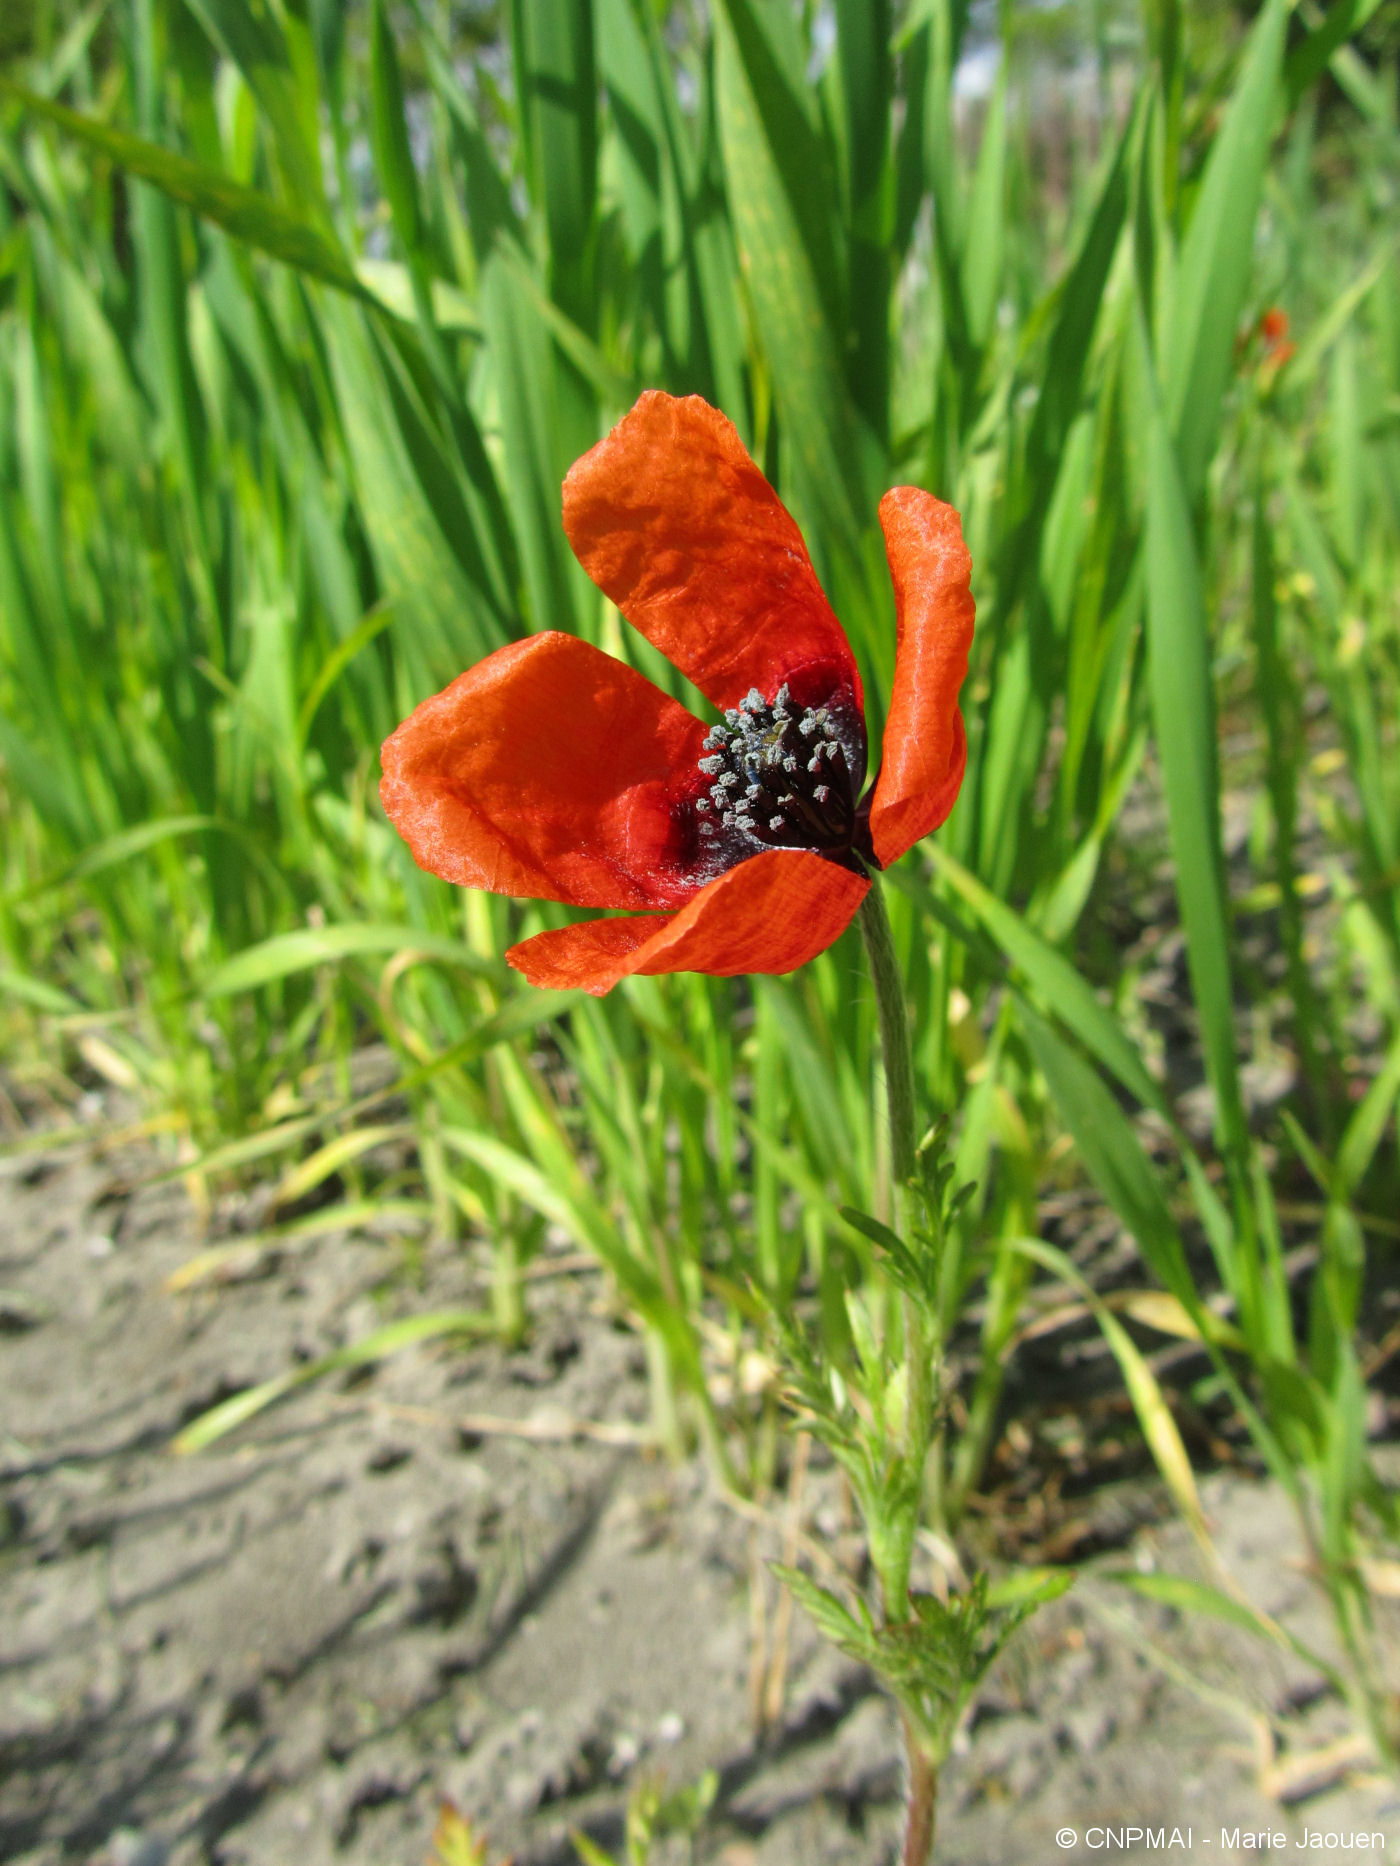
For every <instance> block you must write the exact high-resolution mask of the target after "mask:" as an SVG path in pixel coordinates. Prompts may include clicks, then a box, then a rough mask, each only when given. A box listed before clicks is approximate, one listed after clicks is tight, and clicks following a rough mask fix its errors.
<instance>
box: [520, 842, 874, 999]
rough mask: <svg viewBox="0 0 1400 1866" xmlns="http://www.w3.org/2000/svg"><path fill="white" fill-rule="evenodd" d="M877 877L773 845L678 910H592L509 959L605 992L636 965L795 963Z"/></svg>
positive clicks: (560, 981) (841, 920) (561, 983)
mask: <svg viewBox="0 0 1400 1866" xmlns="http://www.w3.org/2000/svg"><path fill="white" fill-rule="evenodd" d="M869 886H870V883H869V881H868V880H867V879H866V878H865V876H863V875H857V874H854V873H853V872H852V871H851V870H850V869H848V868H843V867H841V866H840V865H839V864H837V863H836V862H830V861H827V860H826V859H825V858H824V857H823V856H820V855H814V854H812V853H811V852H810V851H809V850H806V849H769V850H765V851H764V853H763V854H761V855H755V856H752V857H750V859H749V860H748V861H746V862H740V863H739V864H738V866H737V867H734V868H731V869H729V870H728V871H727V872H726V873H725V874H722V875H720V876H719V877H718V879H716V880H714V881H712V882H710V883H709V884H708V885H707V886H706V887H704V888H702V889H701V890H700V892H699V893H698V894H697V895H696V896H695V897H694V899H693V900H691V901H690V903H689V904H688V905H687V906H685V907H683V908H682V909H681V910H680V912H679V913H675V914H640V915H638V916H637V917H636V918H635V919H631V920H585V921H582V922H580V923H579V924H578V925H576V926H570V927H561V928H559V929H558V930H557V931H554V932H550V933H537V934H536V935H535V937H534V938H533V939H527V940H524V941H522V942H521V944H520V945H518V946H512V947H511V949H510V951H509V952H508V953H507V954H506V958H507V960H508V961H509V962H510V964H511V965H513V966H514V967H515V969H516V970H517V971H518V972H523V973H524V974H525V977H526V978H527V979H528V980H529V981H530V983H531V984H532V985H547V986H554V987H556V988H560V989H568V988H570V987H573V988H576V989H580V990H583V991H591V992H592V993H593V995H594V996H595V997H602V995H603V993H604V992H607V991H611V990H612V988H613V986H614V985H615V984H616V983H617V981H618V980H619V979H620V978H627V977H629V976H630V975H631V974H632V973H633V972H641V973H644V974H653V973H657V972H710V973H714V974H716V975H718V976H720V977H726V978H727V977H732V976H734V975H735V974H737V973H742V972H794V971H796V969H797V968H798V966H800V965H806V964H807V962H808V960H809V959H815V958H816V956H817V954H818V953H819V952H825V950H826V948H827V947H828V946H830V945H831V944H832V942H833V941H834V940H837V939H839V938H840V936H841V934H842V933H844V932H845V930H846V928H847V926H849V924H850V921H851V917H852V915H853V914H854V913H855V911H856V909H857V907H859V906H860V903H861V901H862V900H863V899H864V897H865V893H866V890H867V888H868V887H869Z"/></svg>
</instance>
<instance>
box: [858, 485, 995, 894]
mask: <svg viewBox="0 0 1400 1866" xmlns="http://www.w3.org/2000/svg"><path fill="white" fill-rule="evenodd" d="M880 524H881V526H882V528H883V530H884V533H885V554H886V556H887V557H888V558H889V564H890V576H891V577H892V578H893V580H894V601H895V615H896V619H897V627H898V634H897V636H896V646H895V665H894V691H893V692H892V694H891V695H890V710H889V717H888V718H887V719H886V721H885V742H884V751H883V757H882V760H881V764H880V776H879V779H878V781H877V783H876V785H875V796H874V799H873V802H872V804H871V809H870V835H871V840H872V842H873V844H874V848H875V854H876V857H877V859H878V860H879V862H880V864H881V866H882V867H885V868H887V867H888V866H889V864H890V863H891V862H893V861H896V860H898V858H899V857H900V856H901V855H903V853H904V851H905V850H906V849H908V848H909V847H911V846H912V844H914V843H916V842H917V841H918V840H919V838H920V836H926V835H928V833H929V831H930V830H934V829H937V827H938V825H939V824H940V823H941V822H942V821H943V820H944V818H945V817H946V816H947V815H948V812H949V811H950V810H951V809H952V807H953V804H954V802H955V801H956V799H957V795H958V791H959V789H960V788H961V786H962V781H963V772H964V770H965V769H966V767H967V733H966V730H965V728H964V726H963V718H962V713H961V711H960V709H959V707H958V689H959V688H960V687H961V686H962V683H963V680H964V678H965V677H966V674H967V656H968V650H969V648H970V647H971V646H972V623H973V616H974V613H975V609H974V604H973V601H972V589H971V580H972V559H971V557H970V556H969V555H968V550H967V546H966V545H965V544H964V543H963V535H962V522H961V520H960V519H959V517H958V515H957V513H956V512H955V511H954V510H953V508H952V506H951V505H944V503H943V502H942V500H941V499H935V498H934V497H933V496H932V494H931V493H926V492H922V491H920V489H919V488H918V487H917V486H896V487H895V488H894V489H893V490H892V491H890V492H887V493H886V494H885V496H884V498H883V499H882V500H881V501H880Z"/></svg>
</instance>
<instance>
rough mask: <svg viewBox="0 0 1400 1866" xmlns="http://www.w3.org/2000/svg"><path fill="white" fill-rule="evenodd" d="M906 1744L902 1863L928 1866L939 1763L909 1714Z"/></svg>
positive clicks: (934, 1824)
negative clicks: (907, 1793) (905, 1793)
mask: <svg viewBox="0 0 1400 1866" xmlns="http://www.w3.org/2000/svg"><path fill="white" fill-rule="evenodd" d="M904 1745H905V1749H906V1751H907V1753H908V1757H909V1805H908V1807H907V1809H906V1810H905V1817H904V1848H903V1851H902V1852H901V1854H900V1866H928V1861H929V1859H930V1858H931V1857H932V1854H933V1837H934V1831H935V1829H936V1827H937V1822H938V1764H937V1763H936V1762H935V1761H934V1759H933V1757H932V1756H931V1755H930V1754H929V1751H928V1749H927V1748H926V1747H925V1745H924V1743H923V1742H922V1741H921V1740H920V1737H919V1734H918V1732H917V1730H916V1729H915V1728H914V1725H913V1723H912V1722H911V1721H910V1720H909V1718H908V1717H906V1718H905V1720H904Z"/></svg>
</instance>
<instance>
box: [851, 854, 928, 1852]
mask: <svg viewBox="0 0 1400 1866" xmlns="http://www.w3.org/2000/svg"><path fill="white" fill-rule="evenodd" d="M859 919H860V930H861V936H862V938H863V939H864V941H865V951H866V956H867V958H868V959H869V961H870V976H871V978H872V979H873V980H874V983H875V1003H876V1005H877V1007H878V1010H879V1016H880V1048H881V1052H882V1055H883V1058H884V1064H885V1097H886V1101H887V1103H888V1106H889V1118H890V1164H891V1168H892V1171H891V1178H892V1179H893V1181H894V1186H893V1197H892V1199H891V1207H892V1209H891V1213H890V1217H891V1222H892V1224H893V1227H894V1229H895V1230H896V1231H897V1232H898V1233H899V1234H900V1236H901V1237H903V1238H904V1239H906V1240H907V1241H909V1242H911V1243H912V1242H913V1238H912V1229H913V1228H912V1225H911V1223H910V1220H911V1219H912V1217H913V1201H914V1193H913V1183H912V1182H913V1179H914V1172H915V1166H916V1157H917V1156H916V1153H915V1145H914V1059H913V1055H912V1053H911V1051H910V1048H909V1013H908V1010H907V1009H906V1006H905V1002H904V980H903V977H902V975H901V973H900V969H899V961H898V959H897V958H896V957H895V950H894V938H893V935H892V934H891V932H890V920H889V915H888V913H887V912H886V911H885V897H884V892H883V890H882V889H881V886H880V883H879V880H878V879H877V878H876V877H875V876H873V875H872V876H871V879H870V891H869V893H868V894H867V895H866V897H865V899H864V900H863V901H862V902H861V906H860V915H859ZM904 1356H905V1366H906V1373H907V1378H908V1383H909V1384H908V1394H909V1403H908V1415H907V1418H906V1421H905V1431H904V1456H905V1458H906V1459H907V1461H908V1465H909V1468H910V1469H911V1470H912V1471H913V1472H915V1473H916V1474H917V1475H918V1477H919V1478H920V1480H922V1476H923V1469H924V1465H925V1463H926V1461H927V1458H928V1446H929V1434H930V1431H931V1428H932V1424H933V1416H932V1415H933V1399H932V1380H931V1365H930V1352H929V1343H928V1340H927V1339H926V1335H925V1329H924V1318H923V1316H922V1314H921V1313H920V1310H919V1305H918V1304H917V1303H916V1302H915V1301H914V1300H913V1298H912V1297H909V1296H906V1297H905V1299H904ZM922 1489H923V1486H922V1481H920V1483H919V1484H918V1485H917V1486H916V1494H918V1495H922ZM895 1541H896V1543H897V1544H898V1545H899V1546H900V1547H903V1548H904V1549H905V1550H906V1551H908V1550H910V1549H912V1545H913V1537H912V1535H910V1536H907V1537H897V1538H895ZM880 1592H881V1594H882V1595H883V1597H884V1610H885V1619H886V1621H887V1622H890V1621H895V1622H898V1621H901V1620H907V1619H908V1618H909V1614H910V1607H909V1554H908V1552H906V1553H905V1555H904V1557H903V1559H902V1561H900V1562H899V1563H898V1564H897V1565H896V1564H894V1563H890V1564H888V1565H887V1566H886V1567H885V1568H884V1569H883V1570H882V1571H881V1573H880ZM904 1747H905V1753H906V1755H907V1757H908V1760H909V1802H908V1807H907V1809H906V1814H905V1829H904V1846H903V1850H902V1853H901V1861H902V1866H927V1861H928V1859H929V1857H930V1855H931V1854H932V1852H933V1833H934V1822H935V1817H936V1811H937V1807H938V1764H937V1762H936V1761H935V1759H934V1757H933V1755H932V1754H931V1753H930V1750H929V1747H928V1743H927V1741H926V1739H925V1737H924V1736H923V1734H922V1733H921V1732H920V1730H919V1729H918V1727H917V1725H916V1724H915V1722H914V1720H913V1718H911V1717H910V1716H909V1715H908V1714H907V1713H906V1715H905V1718H904Z"/></svg>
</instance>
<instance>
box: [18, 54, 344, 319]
mask: <svg viewBox="0 0 1400 1866" xmlns="http://www.w3.org/2000/svg"><path fill="white" fill-rule="evenodd" d="M6 94H8V95H9V96H11V97H14V98H16V99H18V101H19V102H20V103H21V104H23V105H24V107H25V109H26V110H27V111H29V112H30V113H31V115H33V116H36V117H42V118H43V119H44V121H45V122H48V123H52V124H53V125H54V126H55V128H57V129H60V130H63V131H64V132H65V133H66V134H67V135H69V136H72V137H74V138H76V139H77V140H78V141H79V142H82V143H85V144H86V145H87V147H88V148H89V149H94V150H97V151H98V152H99V153H100V154H102V155H105V156H107V157H108V158H109V160H111V161H113V162H115V163H117V164H118V166H119V167H121V168H124V169H125V170H126V171H127V172H128V174H131V175H135V176H137V177H139V178H140V180H142V181H147V182H150V184H151V185H152V186H153V187H155V188H158V189H159V190H160V191H161V193H162V194H163V195H165V196H166V198H167V199H168V200H171V201H175V202H177V203H178V204H179V205H180V206H181V207H188V208H192V209H193V210H194V212H195V213H197V214H200V215H202V216H203V217H204V219H206V220H209V221H212V222H213V223H214V225H215V226H216V227H222V228H223V230H224V231H225V232H226V233H228V234H231V235H232V236H233V238H234V239H236V240H241V241H242V242H243V243H244V244H245V245H247V246H251V247H252V248H253V249H254V250H255V251H257V252H260V253H266V254H267V256H268V257H269V258H270V259H276V260H280V262H281V263H282V264H283V265H286V266H292V267H294V268H295V269H296V271H298V272H302V273H305V274H306V276H307V277H308V278H313V279H319V280H320V281H321V282H322V283H323V284H326V285H334V286H335V287H336V289H337V290H339V291H343V292H349V293H350V295H351V296H352V297H355V298H361V299H363V300H364V301H365V302H366V303H367V304H372V305H376V306H378V305H379V303H380V301H379V299H378V298H377V297H376V295H375V294H374V293H373V292H372V291H371V290H370V289H369V287H368V286H366V285H364V284H362V283H361V281H360V279H359V278H358V277H357V276H356V273H355V269H354V267H353V266H352V265H351V264H350V262H349V260H348V259H347V258H346V257H345V255H344V253H343V252H342V251H341V250H340V248H339V247H338V246H337V245H336V243H335V241H334V240H333V239H332V238H331V236H330V235H329V234H328V233H325V232H323V231H322V230H321V229H320V228H318V227H317V226H315V225H314V224H313V223H311V222H310V221H306V220H302V219H300V218H299V217H298V216H297V215H296V214H294V213H292V212H291V211H290V209H288V208H285V207H283V206H281V205H280V204H279V203H278V202H276V201H274V200H272V199H270V197H269V196H267V195H265V194H260V193H259V192H258V190H257V189H255V188H245V187H243V186H242V185H241V184H240V183H239V182H236V181H233V180H231V179H230V178H229V177H228V176H226V175H223V174H220V172H219V171H218V170H217V169H211V168H208V167H206V166H205V165H204V164H203V163H200V162H193V161H191V160H190V158H189V157H188V156H183V155H179V154H177V153H176V152H175V151H174V150H173V149H166V148H163V147H162V146H161V145H160V144H159V143H155V142H151V141H150V140H149V139H148V138H146V137H143V136H136V135H134V134H133V133H132V132H131V131H130V130H123V129H118V128H117V127H115V126H114V125H113V124H110V123H102V122H99V121H98V119H97V118H96V117H90V116H87V115H85V114H83V113H82V112H81V111H77V110H69V109H68V108H67V107H66V106H65V105H63V104H55V103H53V102H51V101H50V100H49V99H48V98H46V97H39V96H37V95H36V94H35V93H34V92H33V91H28V90H26V89H25V88H24V87H23V85H19V84H15V83H14V82H13V80H11V79H9V78H6V77H3V76H0V95H6Z"/></svg>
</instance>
